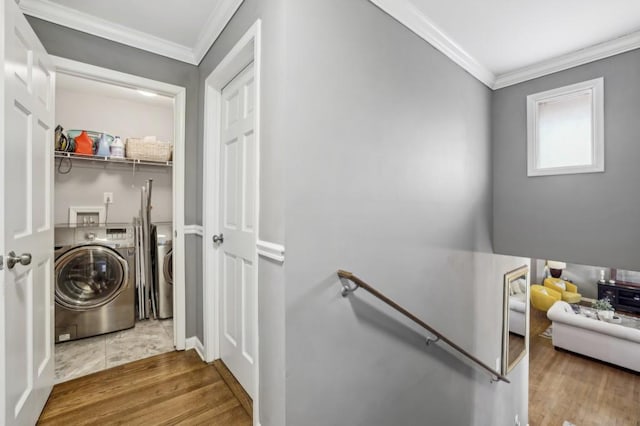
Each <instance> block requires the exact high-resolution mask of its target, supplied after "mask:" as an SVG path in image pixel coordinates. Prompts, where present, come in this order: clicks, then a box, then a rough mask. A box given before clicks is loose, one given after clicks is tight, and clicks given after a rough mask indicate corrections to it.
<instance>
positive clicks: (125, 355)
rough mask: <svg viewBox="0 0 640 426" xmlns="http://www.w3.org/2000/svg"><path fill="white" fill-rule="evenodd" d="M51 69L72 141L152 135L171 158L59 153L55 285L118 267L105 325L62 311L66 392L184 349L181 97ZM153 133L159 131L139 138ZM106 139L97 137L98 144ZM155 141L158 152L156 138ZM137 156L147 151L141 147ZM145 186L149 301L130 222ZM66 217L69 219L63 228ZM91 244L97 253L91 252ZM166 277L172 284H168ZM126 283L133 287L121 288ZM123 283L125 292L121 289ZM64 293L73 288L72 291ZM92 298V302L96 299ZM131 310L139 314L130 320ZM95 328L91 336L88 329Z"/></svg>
mask: <svg viewBox="0 0 640 426" xmlns="http://www.w3.org/2000/svg"><path fill="white" fill-rule="evenodd" d="M52 59H53V62H54V65H55V68H56V77H57V81H56V83H57V84H56V86H57V87H56V92H57V94H60V95H61V96H60V98H59V99H57V104H58V105H57V106H58V108H56V122H57V123H58V124H63V123H64V124H63V125H65V124H66V126H70V127H69V128H68V129H64V132H70V133H69V135H71V132H72V131H73V129H74V128H78V126H81V127H80V128H81V129H87V127H89V128H91V129H92V130H96V131H100V132H101V131H103V130H104V131H105V132H104V135H106V134H107V133H108V132H107V131H108V130H109V129H114V130H115V129H119V130H118V131H117V133H123V134H121V135H120V136H121V137H122V142H125V137H126V136H129V137H130V136H136V137H140V140H142V137H144V136H147V135H149V134H152V135H157V136H158V141H160V140H165V141H172V142H173V149H172V151H173V153H172V157H171V158H169V157H167V158H163V159H162V161H161V160H160V158H158V160H157V161H156V160H154V161H145V160H131V159H129V158H128V157H129V153H127V158H115V157H113V158H102V157H100V153H99V152H98V153H96V155H95V156H93V157H90V158H79V157H77V156H74V154H72V153H64V152H56V155H55V156H56V159H55V161H56V163H55V168H56V170H55V176H56V182H55V189H56V191H55V201H54V206H55V208H54V223H55V224H56V237H55V244H56V254H55V259H56V260H58V259H61V260H64V261H66V260H67V259H66V258H64V257H63V256H67V257H69V256H71V257H69V259H68V260H69V262H67V263H65V264H64V265H62V264H61V265H60V268H58V267H57V266H58V262H57V261H56V269H55V273H56V276H57V277H58V279H59V280H60V277H59V275H61V274H63V275H64V274H65V273H66V274H67V275H65V276H73V277H76V278H77V277H78V273H79V271H81V270H83V271H84V270H85V269H87V268H86V263H87V262H86V261H85V260H86V259H91V261H92V262H94V264H95V266H96V267H95V268H89V269H91V271H94V272H93V273H92V274H93V275H95V271H96V270H98V269H99V268H104V267H105V266H109V265H112V266H114V267H113V268H110V269H109V271H115V272H114V273H113V277H111V276H110V277H108V279H107V280H104V281H105V283H107V281H108V283H111V284H113V285H112V287H113V291H112V294H113V298H111V299H108V300H106V301H105V304H104V305H102V306H98V307H97V309H98V310H101V311H100V312H98V314H99V315H98V316H99V317H100V320H101V321H102V323H99V322H98V321H89V319H87V321H84V319H85V318H86V317H87V312H91V310H87V309H84V310H77V312H76V310H74V309H71V308H70V307H69V306H65V307H64V309H62V308H60V304H58V303H56V318H55V321H56V327H55V338H56V342H63V341H64V340H65V339H69V340H71V341H70V342H64V343H58V344H56V348H55V352H56V354H55V355H56V381H57V382H60V381H64V380H68V379H70V378H73V377H78V376H79V375H84V374H88V373H91V372H95V371H99V370H100V369H103V368H110V367H113V366H115V365H119V364H122V363H125V362H129V361H133V360H135V359H140V358H145V357H147V356H152V355H155V354H158V353H162V352H166V351H170V350H174V348H175V349H184V348H185V315H186V312H185V279H184V275H185V274H184V225H183V224H184V198H183V197H184V196H183V191H181V190H176V189H178V188H183V187H184V123H185V89H184V88H182V87H177V86H173V85H170V84H166V83H161V82H157V81H153V80H149V79H145V78H141V77H137V76H132V75H128V74H124V73H120V72H116V71H112V70H109V69H104V68H99V67H95V66H92V65H88V64H83V63H79V62H75V61H71V60H68V59H64V58H59V57H52ZM92 105H96V107H95V109H96V113H94V114H91V112H88V111H86V110H87V109H91V106H92ZM74 110H75V111H74ZM105 111H108V112H107V113H105ZM92 120H93V123H92ZM145 120H147V121H150V122H153V123H150V124H147V127H145V126H144V123H142V122H143V121H145ZM71 123H73V124H71ZM149 126H151V127H149ZM149 128H151V129H154V130H140V129H149ZM120 129H122V130H120ZM89 133H90V132H89ZM111 133H113V132H111ZM101 134H102V133H98V137H101V136H100V135H101ZM90 135H91V134H90ZM91 136H93V135H91ZM109 136H110V137H111V138H112V139H113V138H114V137H115V135H109ZM104 137H105V138H106V136H104ZM153 138H154V141H153V142H155V136H153ZM148 139H149V137H147V138H146V139H145V140H148ZM111 142H113V140H112V141H111ZM127 142H129V141H127ZM134 142H137V139H136V140H134ZM162 144H163V143H162V142H158V144H157V145H156V146H158V147H160V148H162V146H163V145H162ZM112 146H113V145H112ZM132 146H136V145H132ZM138 146H142V145H141V143H140V144H139V145H138ZM145 155H149V154H148V153H145ZM154 155H155V153H154ZM159 155H164V153H163V152H160V153H159ZM164 160H166V161H164ZM149 181H152V183H153V185H152V188H153V190H152V192H151V194H152V196H151V197H150V199H151V204H152V205H153V207H154V209H153V210H151V212H152V213H151V219H152V220H151V222H152V223H154V225H156V227H155V228H154V229H155V234H154V235H155V236H156V237H157V239H155V240H154V241H155V243H147V245H146V247H147V249H146V250H148V251H150V252H151V253H153V254H154V255H155V256H154V257H153V258H149V261H147V262H146V263H147V264H148V266H149V271H150V273H151V274H153V275H154V277H157V281H158V286H157V287H156V290H155V291H154V292H153V295H151V292H149V293H148V294H145V293H140V290H139V284H140V278H139V274H141V269H140V267H139V265H143V264H144V263H145V262H143V261H142V259H143V256H142V255H141V254H140V253H141V252H142V250H140V247H139V246H137V244H138V240H137V239H138V235H139V230H138V229H137V228H138V227H137V226H136V225H135V223H134V222H135V219H134V218H136V217H140V216H142V214H141V211H142V207H141V206H140V199H141V194H140V190H141V187H143V186H147V189H148V188H149V187H151V184H147V182H149ZM103 196H104V199H103ZM67 210H68V211H69V213H68V216H69V219H68V220H65V219H66V214H67ZM94 215H95V216H94ZM72 219H73V220H72ZM87 222H88V223H87ZM87 239H88V240H87ZM80 240H81V241H80ZM85 240H86V241H85ZM94 242H95V247H93V245H94V244H90V243H94ZM73 244H76V245H83V246H84V247H82V248H77V247H74V246H73ZM87 244H88V245H87ZM91 247H93V248H91ZM74 249H75V251H74ZM111 249H113V250H111ZM87 250H93V251H92V252H91V253H89V252H88V251H87ZM76 252H77V253H76ZM85 252H86V253H85ZM174 254H175V256H174ZM74 255H75V257H73V256H74ZM156 256H157V257H156ZM102 257H104V261H102V260H101V259H102ZM83 259H85V260H83ZM73 262H75V264H74V263H73ZM152 262H153V264H152ZM116 266H117V267H116ZM64 268H66V269H64ZM91 271H89V273H91ZM116 272H119V273H116ZM167 272H169V273H170V274H171V277H170V279H167V277H168V275H167ZM123 276H125V278H128V280H126V279H122V277H123ZM109 280H110V281H109ZM71 281H73V280H69V282H71ZM80 281H82V280H80ZM84 281H90V280H88V279H87V280H84ZM111 281H113V282H111ZM127 281H128V285H126V286H124V285H120V284H123V283H125V282H127ZM118 283H120V284H118ZM67 287H69V288H71V287H74V288H75V286H74V285H71V284H70V285H69V286H67ZM85 287H86V286H85ZM60 288H65V287H64V286H60ZM56 290H58V288H56ZM72 290H73V289H72ZM88 290H91V288H89V289H88ZM159 290H162V293H160V292H159ZM86 293H87V294H89V295H90V294H92V291H87V292H86ZM61 296H62V295H61ZM57 298H58V294H57V293H56V300H57ZM148 299H154V302H153V306H149V307H148V308H147V310H146V311H143V312H142V313H141V312H140V309H139V308H140V306H142V305H143V304H147V300H148ZM133 300H135V304H136V306H137V307H138V309H136V310H135V311H134V313H133V316H131V312H130V310H131V309H130V308H131V305H132V301H133ZM118 301H122V304H121V305H122V306H111V305H114V304H117V303H116V302H118ZM125 305H126V306H125ZM72 307H73V306H72ZM118 309H120V310H121V311H122V310H125V309H126V315H124V316H123V315H122V314H121V313H118V312H116V311H117V310H118ZM94 310H96V309H94ZM103 311H104V312H103ZM107 311H109V312H107ZM63 316H67V317H68V320H64V318H63ZM125 317H126V318H125ZM171 318H172V319H171ZM61 319H62V320H61ZM94 319H95V318H94ZM156 319H161V320H160V321H156ZM89 322H90V325H89V327H88V328H87V327H86V324H85V325H82V323H89ZM133 324H135V327H133ZM96 327H97V328H96ZM74 333H76V335H75V336H74ZM103 333H110V334H106V335H104V334H103ZM83 337H86V338H83ZM76 338H78V339H80V338H82V339H81V340H75V339H76ZM101 348H104V349H101ZM81 354H84V355H86V356H88V357H90V359H91V360H92V363H88V362H83V361H82V355H81ZM76 365H78V366H79V368H76ZM101 366H102V367H101Z"/></svg>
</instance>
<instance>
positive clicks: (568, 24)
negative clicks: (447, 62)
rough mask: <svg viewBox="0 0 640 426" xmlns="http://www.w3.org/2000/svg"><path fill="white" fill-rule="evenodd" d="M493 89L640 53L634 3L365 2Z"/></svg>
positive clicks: (639, 14)
mask: <svg viewBox="0 0 640 426" xmlns="http://www.w3.org/2000/svg"><path fill="white" fill-rule="evenodd" d="M370 1H371V2H372V3H374V4H376V5H378V6H379V7H380V8H381V9H382V10H384V11H386V12H387V13H389V14H390V15H392V16H393V17H395V18H396V19H397V20H398V21H399V22H401V23H402V24H404V25H405V26H407V27H408V28H409V29H411V30H412V31H413V32H415V33H416V34H417V35H419V36H420V37H422V38H423V39H425V40H426V41H428V42H429V43H431V44H432V45H434V46H435V47H436V48H438V49H439V50H440V51H442V52H443V53H444V54H445V55H447V56H449V57H450V58H451V59H452V60H453V61H454V62H456V63H457V64H459V65H460V66H462V67H463V68H464V69H466V70H467V71H468V72H469V73H471V74H472V75H474V76H475V77H476V78H478V79H479V80H480V81H482V82H483V83H485V84H486V85H487V86H489V87H491V88H500V87H505V86H508V85H511V84H515V83H518V82H521V81H525V80H529V79H531V78H536V77H540V76H542V75H546V74H550V73H552V72H556V71H560V70H563V69H567V68H571V67H573V66H577V65H580V64H584V63H587V62H591V61H594V60H597V59H602V58H605V57H608V56H612V55H615V54H618V53H622V52H625V51H629V50H632V49H637V48H640V1H638V0H607V1H603V0H528V1H522V0H483V1H478V0H449V1H442V0H370Z"/></svg>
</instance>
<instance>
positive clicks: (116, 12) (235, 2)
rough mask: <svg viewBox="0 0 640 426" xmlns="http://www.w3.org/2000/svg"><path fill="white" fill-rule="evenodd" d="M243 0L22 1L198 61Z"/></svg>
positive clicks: (41, 12)
mask: <svg viewBox="0 0 640 426" xmlns="http://www.w3.org/2000/svg"><path fill="white" fill-rule="evenodd" d="M240 4H242V0H179V1H178V0H152V1H151V0H147V1H141V0H137V1H131V0H108V1H98V0H94V1H87V0H21V1H20V8H21V9H22V10H23V12H24V13H25V14H27V15H31V16H35V17H37V18H40V19H44V20H47V21H51V22H55V23H57V24H60V25H63V26H66V27H69V28H73V29H76V30H79V31H83V32H86V33H89V34H93V35H97V36H99V37H103V38H106V39H109V40H113V41H116V42H119V43H123V44H127V45H130V46H133V47H137V48H140V49H143V50H147V51H150V52H153V53H157V54H160V55H163V56H167V57H170V58H173V59H177V60H179V61H183V62H187V63H191V64H194V65H197V64H198V63H200V61H201V60H202V58H203V57H204V55H205V54H206V53H207V51H208V50H209V47H211V45H212V44H213V42H214V41H215V39H216V38H218V36H219V35H220V33H221V32H222V30H223V29H224V27H225V26H226V24H227V23H228V22H229V20H230V19H231V17H232V16H233V14H234V13H235V11H236V10H237V9H238V7H240Z"/></svg>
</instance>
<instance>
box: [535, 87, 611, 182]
mask: <svg viewBox="0 0 640 426" xmlns="http://www.w3.org/2000/svg"><path fill="white" fill-rule="evenodd" d="M585 91H591V93H592V98H591V117H592V121H591V126H592V132H591V135H592V137H591V144H592V151H591V152H592V153H593V155H592V158H591V164H588V165H580V166H565V167H544V168H540V167H538V166H537V164H538V157H537V156H538V116H539V114H538V112H539V105H540V104H541V103H543V102H548V101H549V100H551V99H554V100H560V99H561V98H563V97H564V98H571V97H573V96H575V95H576V94H578V93H580V92H585ZM598 172H604V79H603V78H602V77H600V78H596V79H593V80H589V81H583V82H581V83H576V84H571V85H569V86H564V87H559V88H557V89H552V90H547V91H545V92H540V93H534V94H532V95H529V96H527V175H528V176H548V175H565V174H576V173H598Z"/></svg>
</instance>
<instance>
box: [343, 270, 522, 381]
mask: <svg viewBox="0 0 640 426" xmlns="http://www.w3.org/2000/svg"><path fill="white" fill-rule="evenodd" d="M338 276H339V277H340V278H344V279H346V280H349V281H351V282H352V283H354V284H355V287H349V286H348V285H345V284H344V283H343V284H342V296H343V297H347V296H348V295H350V294H351V293H353V292H354V291H356V290H357V289H358V288H363V289H365V290H366V291H368V292H369V293H371V294H372V295H374V296H375V297H377V298H378V299H380V300H382V301H383V302H384V303H386V304H387V305H389V306H391V307H392V308H393V309H395V310H396V311H398V312H400V313H401V314H402V315H404V316H405V317H407V318H409V319H410V320H411V321H413V322H415V323H416V324H418V325H419V326H420V327H422V328H424V329H425V330H427V331H428V332H429V333H431V334H433V335H434V336H435V338H433V337H428V338H427V345H429V344H431V343H436V342H438V341H443V342H445V343H446V344H447V345H449V346H451V347H452V348H453V349H455V350H456V351H458V352H459V353H460V354H462V355H463V356H464V357H466V358H467V359H469V360H471V361H473V363H474V364H476V365H477V366H479V367H481V368H482V369H483V370H485V371H487V372H488V373H489V374H491V382H497V381H499V380H500V381H503V382H506V383H511V382H510V381H509V379H507V378H506V377H505V376H504V375H502V374H501V373H499V372H497V371H495V370H494V369H492V368H491V367H489V366H488V365H486V364H485V363H483V362H482V361H480V360H479V359H478V358H476V357H475V356H473V355H471V354H470V353H469V352H467V351H466V350H464V349H463V348H461V347H460V346H458V345H457V344H455V343H454V342H452V341H451V340H450V339H449V338H447V337H446V336H444V335H443V334H442V333H440V332H438V331H437V330H435V329H434V328H433V327H431V326H430V325H429V324H427V323H425V322H424V321H422V320H421V319H420V318H418V317H417V316H415V315H414V314H412V313H411V312H409V311H407V310H406V309H405V308H403V307H402V306H400V305H399V304H398V303H396V302H394V301H393V300H391V299H389V298H388V297H387V296H385V295H384V294H382V293H380V292H379V291H378V290H376V289H375V288H373V287H371V286H370V285H369V284H367V283H366V282H364V281H362V280H361V279H360V278H358V277H357V276H355V275H353V274H352V273H351V272H348V271H343V270H342V269H339V270H338Z"/></svg>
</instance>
